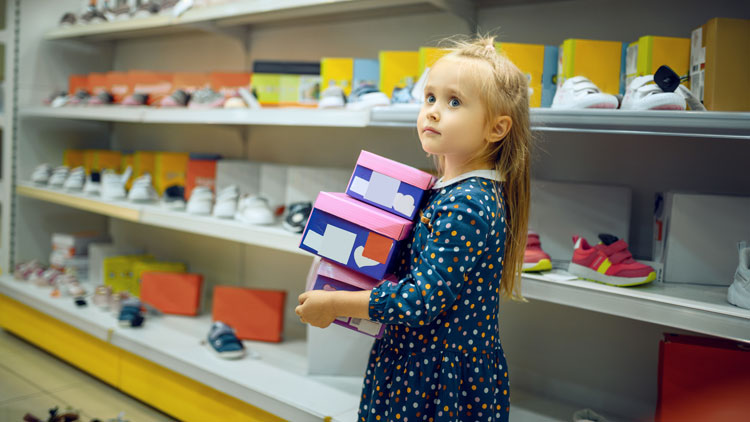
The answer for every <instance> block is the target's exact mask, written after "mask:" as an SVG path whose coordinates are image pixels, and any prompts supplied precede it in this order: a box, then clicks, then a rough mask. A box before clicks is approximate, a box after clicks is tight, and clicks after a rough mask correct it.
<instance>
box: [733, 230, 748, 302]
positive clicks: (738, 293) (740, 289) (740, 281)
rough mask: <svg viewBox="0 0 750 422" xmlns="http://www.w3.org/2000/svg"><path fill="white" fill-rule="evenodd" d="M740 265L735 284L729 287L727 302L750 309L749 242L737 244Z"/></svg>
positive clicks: (735, 276)
mask: <svg viewBox="0 0 750 422" xmlns="http://www.w3.org/2000/svg"><path fill="white" fill-rule="evenodd" d="M737 249H738V250H739V253H740V264H739V265H738V266H737V272H736V273H734V282H732V285H730V286H729V290H728V292H727V300H728V301H729V303H731V304H732V305H734V306H739V307H740V308H745V309H750V246H748V244H747V242H740V243H738V244H737Z"/></svg>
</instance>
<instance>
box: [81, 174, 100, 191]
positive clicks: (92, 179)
mask: <svg viewBox="0 0 750 422" xmlns="http://www.w3.org/2000/svg"><path fill="white" fill-rule="evenodd" d="M101 180H102V175H101V173H99V172H98V171H92V172H91V174H90V175H89V177H87V178H86V183H84V184H83V193H84V194H86V195H92V196H99V195H100V194H101V190H102V183H101Z"/></svg>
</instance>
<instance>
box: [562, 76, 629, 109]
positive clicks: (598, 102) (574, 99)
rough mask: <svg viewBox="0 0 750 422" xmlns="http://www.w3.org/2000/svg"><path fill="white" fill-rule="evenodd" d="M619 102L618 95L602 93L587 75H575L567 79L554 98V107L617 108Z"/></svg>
mask: <svg viewBox="0 0 750 422" xmlns="http://www.w3.org/2000/svg"><path fill="white" fill-rule="evenodd" d="M618 104H619V102H618V101H617V97H615V96H614V95H610V94H604V93H602V92H601V90H600V89H599V88H598V87H597V86H596V85H594V83H593V82H591V81H590V80H588V79H587V78H586V77H585V76H574V77H572V78H570V79H568V80H567V81H565V83H563V85H562V87H560V89H558V90H557V92H556V93H555V98H553V99H552V108H557V109H583V108H607V109H615V108H617V106H618Z"/></svg>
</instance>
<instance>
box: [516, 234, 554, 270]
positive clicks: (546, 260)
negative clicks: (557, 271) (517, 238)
mask: <svg viewBox="0 0 750 422" xmlns="http://www.w3.org/2000/svg"><path fill="white" fill-rule="evenodd" d="M550 270H552V261H551V260H550V257H549V255H548V254H547V253H546V252H544V251H543V250H542V243H541V241H540V240H539V235H538V234H537V233H535V232H532V231H529V233H528V235H527V237H526V250H525V251H524V254H523V271H524V272H538V271H550Z"/></svg>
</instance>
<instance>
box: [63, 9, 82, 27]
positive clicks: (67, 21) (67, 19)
mask: <svg viewBox="0 0 750 422" xmlns="http://www.w3.org/2000/svg"><path fill="white" fill-rule="evenodd" d="M77 20H78V19H77V18H76V15H75V13H70V12H68V13H66V14H64V15H63V16H62V18H60V26H70V25H75V24H76V21H77Z"/></svg>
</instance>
